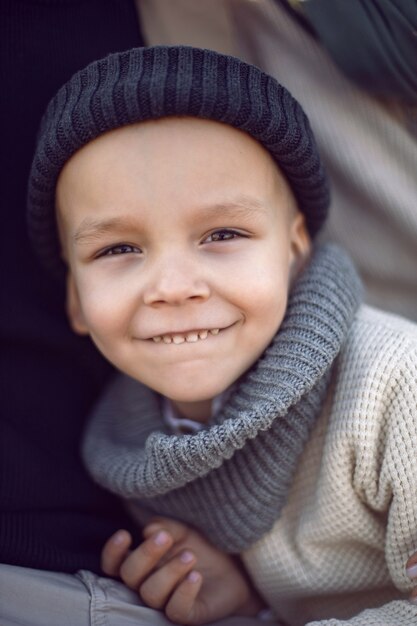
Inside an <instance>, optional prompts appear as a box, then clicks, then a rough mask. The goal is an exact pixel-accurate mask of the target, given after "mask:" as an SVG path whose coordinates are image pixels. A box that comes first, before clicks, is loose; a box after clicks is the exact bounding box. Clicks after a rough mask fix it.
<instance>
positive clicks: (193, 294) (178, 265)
mask: <svg viewBox="0 0 417 626" xmlns="http://www.w3.org/2000/svg"><path fill="white" fill-rule="evenodd" d="M209 296H210V288H209V285H208V283H207V281H206V280H205V279H204V278H203V277H202V276H201V272H199V270H198V268H196V266H195V264H193V263H191V262H188V263H187V262H177V261H172V260H170V261H169V262H168V263H164V264H163V265H161V266H160V267H158V268H155V271H154V272H153V276H152V278H151V280H149V282H148V285H147V287H146V289H145V292H144V303H145V304H147V305H155V304H156V305H157V304H162V303H166V304H171V305H180V304H183V303H184V302H186V301H188V300H197V299H201V300H206V299H207V298H208V297H209Z"/></svg>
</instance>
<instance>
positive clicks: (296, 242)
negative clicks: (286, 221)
mask: <svg viewBox="0 0 417 626" xmlns="http://www.w3.org/2000/svg"><path fill="white" fill-rule="evenodd" d="M290 235H291V247H290V255H291V256H290V278H291V282H292V281H293V280H294V279H295V278H296V277H297V276H298V274H299V273H300V272H301V270H302V269H303V268H304V266H305V264H306V262H307V260H308V259H309V257H310V252H311V239H310V235H309V233H308V230H307V226H306V221H305V217H304V214H303V213H300V212H299V211H298V212H297V213H296V215H295V217H294V218H293V221H292V224H291V233H290Z"/></svg>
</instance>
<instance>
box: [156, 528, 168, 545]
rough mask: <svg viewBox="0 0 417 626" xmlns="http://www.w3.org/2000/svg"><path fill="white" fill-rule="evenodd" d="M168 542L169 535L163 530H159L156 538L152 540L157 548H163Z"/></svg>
mask: <svg viewBox="0 0 417 626" xmlns="http://www.w3.org/2000/svg"><path fill="white" fill-rule="evenodd" d="M168 541H169V535H168V533H166V532H165V531H164V530H161V531H160V532H159V533H158V534H157V535H156V537H155V538H154V542H155V543H156V545H157V546H164V545H165V544H167V543H168Z"/></svg>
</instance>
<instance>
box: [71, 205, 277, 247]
mask: <svg viewBox="0 0 417 626" xmlns="http://www.w3.org/2000/svg"><path fill="white" fill-rule="evenodd" d="M265 210H266V206H265V205H264V204H263V203H262V202H260V201H259V200H257V199H256V198H251V197H249V196H239V197H238V198H236V199H234V200H231V201H229V200H228V201H225V202H216V203H215V204H210V205H207V206H203V207H202V208H201V209H199V210H198V212H197V213H196V216H195V219H198V220H200V219H210V218H222V217H224V218H232V217H235V218H240V219H245V218H246V219H248V218H253V217H257V216H259V214H260V213H262V212H265ZM137 228H138V223H137V221H136V220H134V219H132V218H131V217H129V216H126V217H111V218H109V219H103V220H95V219H91V218H86V219H84V220H83V221H82V222H81V224H80V226H79V227H78V228H77V230H76V231H75V233H74V236H73V240H74V242H75V243H87V242H89V241H95V240H97V239H99V238H100V237H101V236H103V235H106V234H107V233H110V232H113V233H114V232H126V231H135V230H137Z"/></svg>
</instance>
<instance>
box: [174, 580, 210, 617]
mask: <svg viewBox="0 0 417 626" xmlns="http://www.w3.org/2000/svg"><path fill="white" fill-rule="evenodd" d="M202 584H203V577H202V575H201V574H200V572H197V571H195V570H192V571H191V572H190V573H189V574H188V576H187V577H186V578H185V579H184V580H183V581H182V583H181V584H179V585H178V587H177V588H176V590H175V591H174V593H173V594H172V596H171V598H170V600H169V602H168V604H167V605H166V607H165V615H166V616H167V617H168V619H170V620H171V621H172V622H175V623H176V624H203V623H204V622H205V621H207V620H209V619H211V617H210V615H208V614H203V613H202V610H204V606H201V604H198V602H196V599H197V596H198V593H199V591H200V589H201V585H202Z"/></svg>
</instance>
